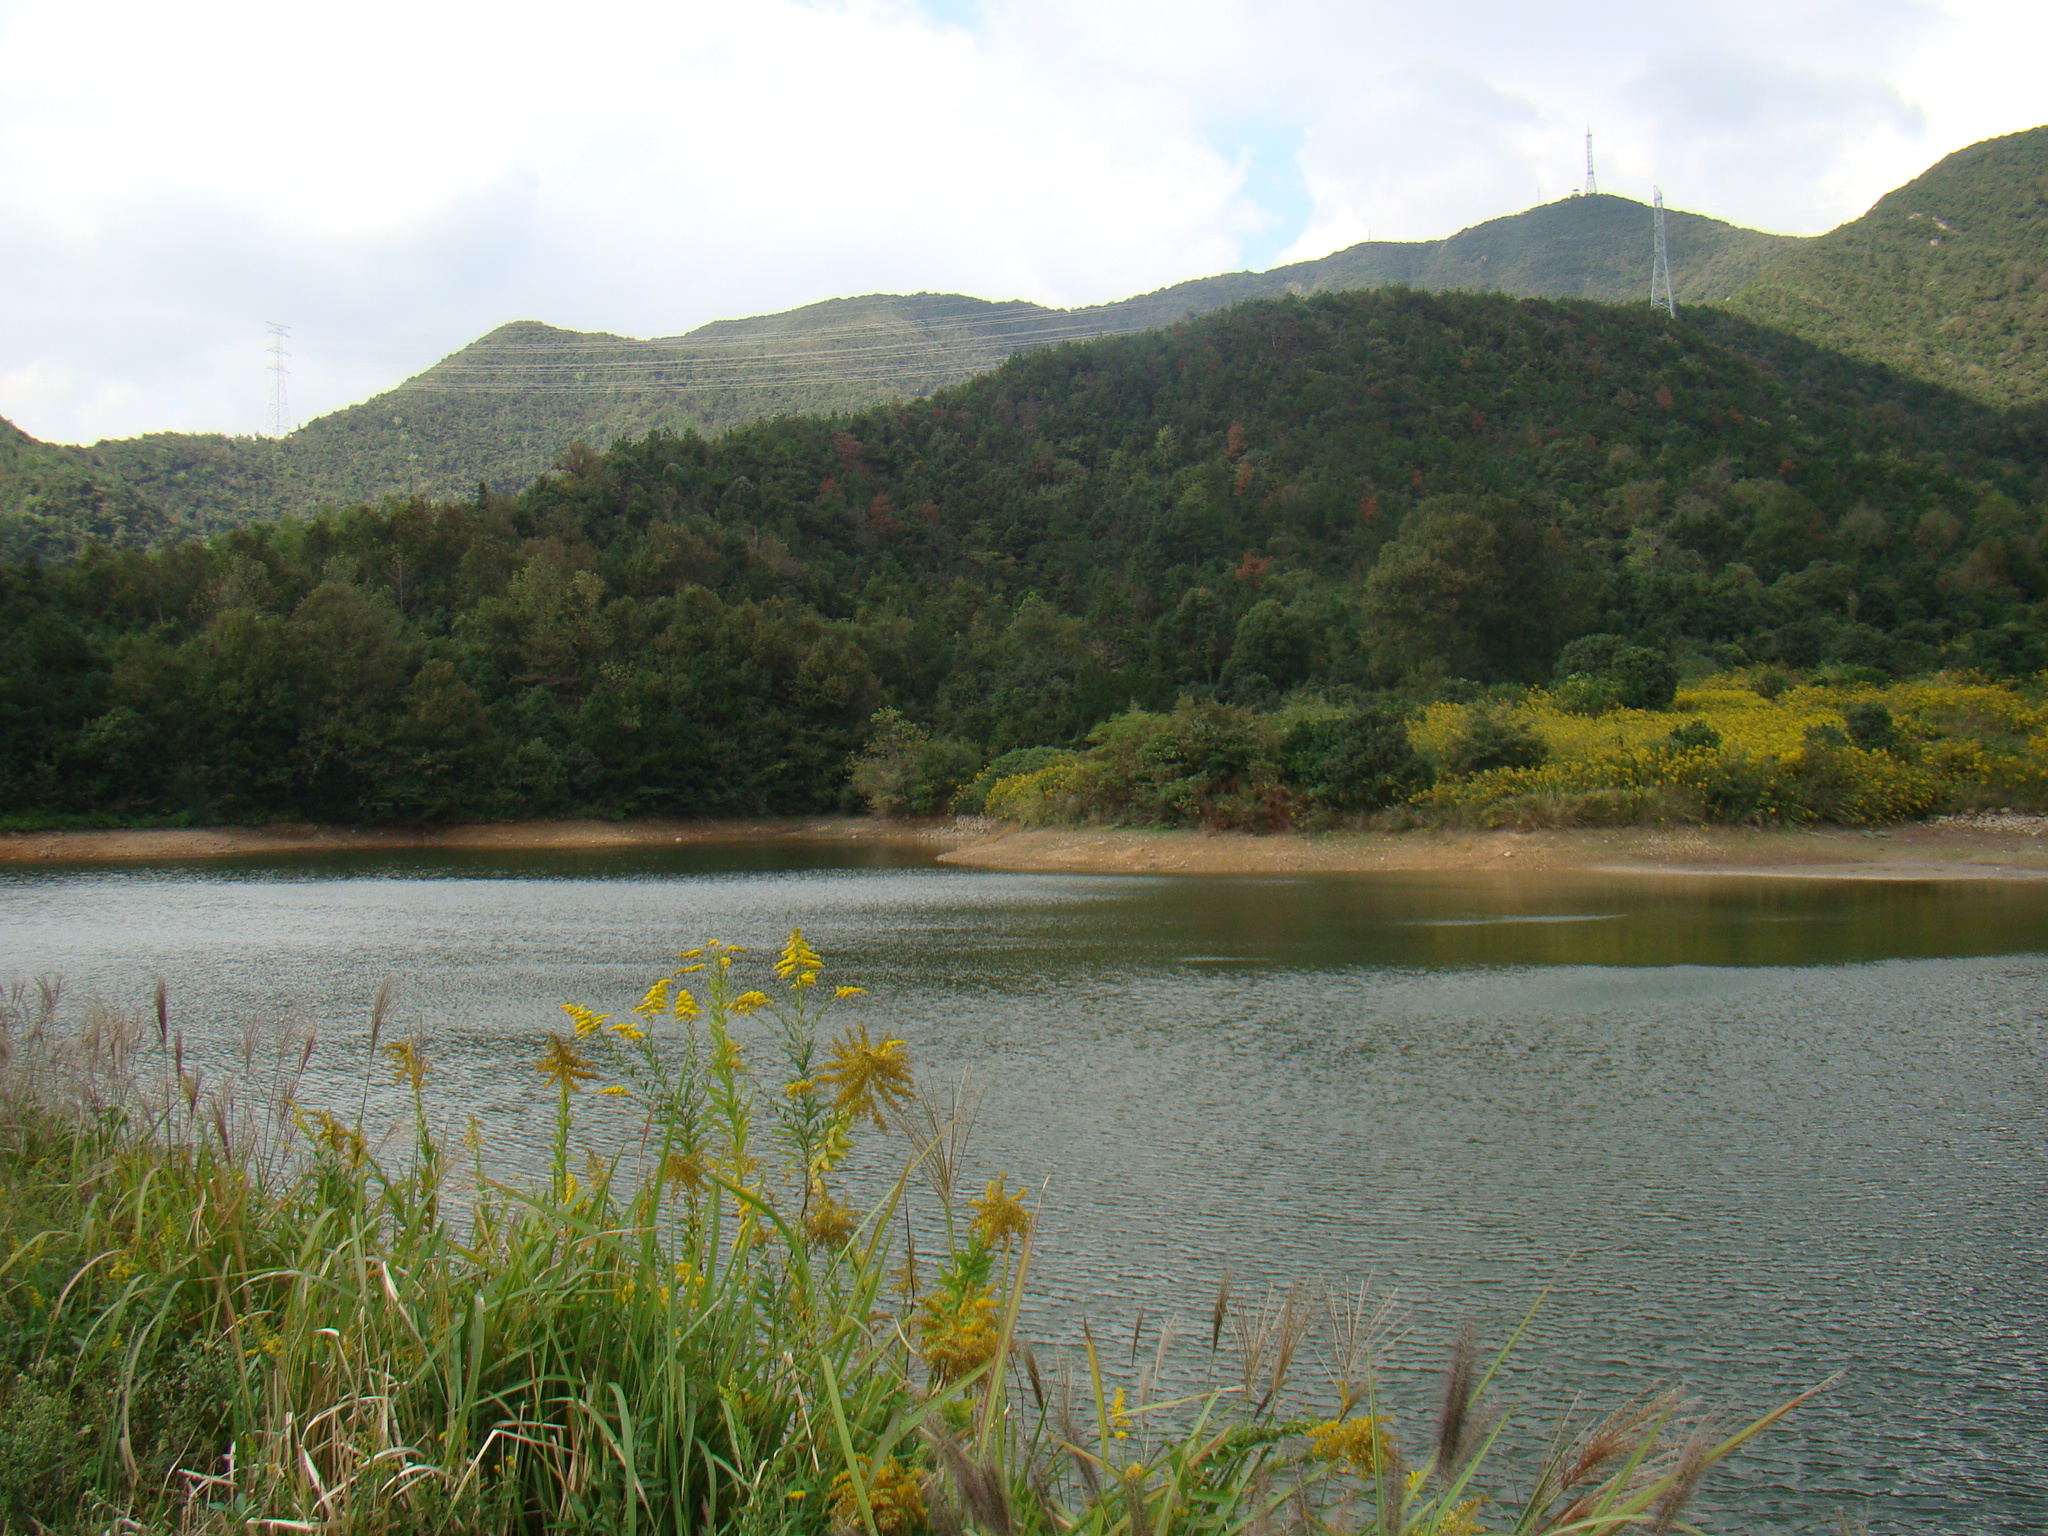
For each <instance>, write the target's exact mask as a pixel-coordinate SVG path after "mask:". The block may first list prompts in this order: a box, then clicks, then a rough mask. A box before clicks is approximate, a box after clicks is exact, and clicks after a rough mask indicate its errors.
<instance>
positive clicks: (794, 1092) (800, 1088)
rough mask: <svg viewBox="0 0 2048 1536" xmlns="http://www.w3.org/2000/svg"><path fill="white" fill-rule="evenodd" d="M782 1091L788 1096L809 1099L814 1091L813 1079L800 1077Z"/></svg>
mask: <svg viewBox="0 0 2048 1536" xmlns="http://www.w3.org/2000/svg"><path fill="white" fill-rule="evenodd" d="M782 1092H783V1095H784V1097H786V1098H792V1099H807V1098H809V1097H810V1096H811V1092H812V1083H811V1080H810V1079H809V1078H808V1077H800V1078H798V1079H797V1080H796V1081H795V1082H793V1083H791V1084H790V1085H789V1086H788V1087H787V1088H785V1089H783V1090H782Z"/></svg>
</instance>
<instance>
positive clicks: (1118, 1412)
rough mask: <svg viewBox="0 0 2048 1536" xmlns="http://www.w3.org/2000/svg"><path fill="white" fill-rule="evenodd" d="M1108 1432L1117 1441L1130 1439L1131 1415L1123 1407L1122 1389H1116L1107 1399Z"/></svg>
mask: <svg viewBox="0 0 2048 1536" xmlns="http://www.w3.org/2000/svg"><path fill="white" fill-rule="evenodd" d="M1109 1432H1110V1435H1111V1436H1112V1437H1113V1438H1115V1439H1118V1440H1128V1439H1130V1438H1131V1414H1130V1410H1129V1409H1128V1408H1126V1407H1125V1406H1124V1389H1123V1388H1122V1387H1118V1388H1117V1389H1116V1391H1115V1392H1114V1393H1112V1394H1111V1395H1110V1399H1109Z"/></svg>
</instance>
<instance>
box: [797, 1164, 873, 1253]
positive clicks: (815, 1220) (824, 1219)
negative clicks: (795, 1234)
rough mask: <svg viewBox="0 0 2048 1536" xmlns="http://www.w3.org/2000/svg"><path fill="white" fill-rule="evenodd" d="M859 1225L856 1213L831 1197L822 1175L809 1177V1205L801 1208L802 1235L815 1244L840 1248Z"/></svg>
mask: <svg viewBox="0 0 2048 1536" xmlns="http://www.w3.org/2000/svg"><path fill="white" fill-rule="evenodd" d="M859 1226H860V1217H859V1215H858V1214H857V1213H856V1212H854V1211H853V1210H852V1209H850V1208H849V1207H847V1206H844V1205H841V1204H840V1203H839V1202H838V1201H837V1200H835V1199H833V1198H832V1192H831V1191H830V1190H828V1189H827V1188H826V1187H825V1181H824V1180H823V1179H814V1180H812V1181H811V1207H810V1209H809V1210H807V1211H805V1212H804V1236H805V1237H807V1238H809V1239H810V1242H811V1246H813V1247H814V1248H833V1249H837V1248H841V1247H844V1246H845V1244H846V1240H847V1239H848V1238H849V1237H851V1236H853V1234H854V1232H855V1231H856V1230H857V1229H858V1228H859Z"/></svg>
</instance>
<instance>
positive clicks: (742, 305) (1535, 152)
mask: <svg viewBox="0 0 2048 1536" xmlns="http://www.w3.org/2000/svg"><path fill="white" fill-rule="evenodd" d="M2044 58H2048V4H2043V3H2042V0H1679V3H1676V4H1673V3H1670V0H1663V3H1649V4H1644V3H1640V0H1633V3H1628V4H1622V3H1617V0H1565V3H1561V4H1553V5H1539V4H1534V3H1531V0H1437V3H1434V4H1418V3H1416V0H1399V3H1393V0H923V3H916V0H846V3H841V0H819V3H811V4H803V3H797V0H581V3H580V4H577V5H573V6H571V5H564V4H560V3H551V4H547V5H539V4H532V3H528V0H488V3H481V0H350V3H347V4H339V3H334V0H327V3H323V4H319V5H312V4H305V3H300V0H180V3H178V4H167V3H165V0H0V416H6V417H8V418H9V419H11V420H13V421H14V422H16V423H17V424H18V425H20V426H21V427H22V428H23V429H25V430H26V431H29V432H31V433H33V434H35V435H36V436H38V437H43V438H47V439H51V440H55V441H67V442H80V441H91V440H93V439H95V438H99V437H110V436H125V435H128V434H131V433H136V432H145V431H153V430H164V429H178V430H190V431H202V430H206V431H233V432H249V431H258V430H262V429H264V428H265V426H266V424H267V421H268V401H269V376H268V375H267V374H266V372H265V371H264V364H265V357H264V351H263V349H264V345H265V337H264V333H263V326H264V322H265V321H266V320H281V321H284V322H287V323H288V324H290V325H291V326H292V328H293V334H292V341H291V349H292V352H293V354H294V355H293V362H292V370H293V371H292V374H291V405H292V414H293V417H294V418H295V419H297V420H301V421H303V420H305V419H307V418H309V417H311V416H314V415H317V414H319V413H321V412H323V411H328V410H332V409H335V408H336V407H339V406H342V405H345V404H348V403H350V402H351V401H354V400H359V399H362V398H363V397H365V396H367V395H370V394H374V393H376V392H377V391H378V390H380V389H384V388H388V387H389V386H390V385H392V384H394V383H396V382H397V381H398V380H399V379H401V378H403V377H405V376H407V375H408V374H411V373H416V372H418V371H419V370H420V369H421V368H423V367H425V366H426V365H428V364H429V363H431V362H432V361H434V360H435V359H436V358H438V357H440V356H443V355H445V354H446V353H447V352H449V351H451V350H453V349H454V348H456V347H458V346H460V345H461V344H462V343H464V342H465V341H468V340H471V339H473V338H474V337H476V336H477V335H479V334H481V333H482V332H484V331H486V330H489V329H490V328H491V327H493V326H495V325H498V324H501V323H503V322H505V321H507V320H513V319H538V320H546V321H549V322H551V323H553V324H556V325H561V326H569V327H573V328H576V329H582V330H605V331H614V332H619V333H622V334H626V335H634V336H658V335H672V334H675V333H677V332H680V331H684V330H687V329H689V328H691V327H692V326H695V325H699V324H701V323H702V322H704V321H706V320H711V319H716V318H719V317H722V316H734V315H747V314H761V313H766V312H770V311H774V310H778V309H787V308H791V307H793V306H795V305H798V304H803V303H808V302H811V301H813V300H816V299H822V298H829V297H833V296H836V295H840V294H855V293H871V292H916V291H919V290H932V291H944V292H964V293H972V294H979V295H982V296H984V297H988V298H1013V297H1021V298H1028V299H1035V300H1037V301H1039V302H1041V303H1047V304H1059V305H1073V304H1087V303H1094V302H1097V301H1101V300H1105V299H1113V298H1120V297H1123V296H1125V295H1127V294H1131V293H1136V292H1142V291H1145V290H1148V289H1152V288H1157V287H1160V286H1162V285H1164V284H1167V283H1171V282H1177V281H1179V280H1181V279H1183V278H1189V277H1196V276H1200V275H1203V274H1206V273H1210V272H1218V271H1227V270H1231V269H1233V268H1239V267H1247V266H1249V267H1266V266H1271V265H1273V264H1274V263H1276V262H1279V261H1287V260H1294V259H1299V258H1303V257H1310V256H1320V255H1324V254H1326V253H1327V252H1329V251H1332V250H1335V249H1338V248H1340V247H1342V246H1344V245H1348V244H1350V243H1352V242H1354V241H1358V240H1362V239H1364V238H1366V237H1367V236H1368V235H1371V236H1372V237H1374V238H1379V239H1403V240H1410V239H1425V238H1432V237H1437V236H1441V235H1446V234H1449V233H1451V232H1452V231H1454V230H1457V229H1459V228H1461V227H1463V226H1465V225H1467V224H1471V223H1475V222H1477V221H1479V220H1481V219H1485V218H1490V217H1493V216H1495V215H1498V214H1502V213H1511V212H1514V211H1516V210H1518V209H1521V208H1525V207H1527V206H1529V205H1530V204H1532V203H1534V202H1536V201H1537V200H1538V198H1539V197H1541V198H1545V199H1548V198H1555V197H1558V196H1560V195H1562V194H1564V193H1565V192H1567V191H1568V190H1569V189H1570V188H1571V187H1573V186H1575V185H1577V184H1578V182H1579V181H1580V179H1581V176H1582V157H1583V145H1582V137H1581V136H1582V134H1583V133H1584V131H1585V128H1586V125H1587V124H1588V122H1590V123H1591V125H1592V128H1593V131H1594V135H1595V145H1596V149H1597V153H1598V158H1599V176H1600V186H1601V189H1602V190H1603V191H1613V192H1621V193H1625V194H1627V195H1630V196H1635V197H1642V198H1645V199H1647V198H1648V196H1649V194H1650V189H1651V186H1652V184H1653V183H1661V184H1662V185H1663V187H1664V190H1665V195H1666V198H1667V200H1668V201H1669V202H1671V203H1672V204H1673V205H1675V206H1678V207H1683V208H1689V209H1692V210H1695V211H1697V212H1701V213H1709V214H1713V215H1715V216H1717V217H1720V218H1725V219H1731V220H1734V221H1736V222H1738V223H1742V224H1749V225H1754V226H1757V227H1760V228H1764V229H1772V230H1782V231H1787V232H1791V233H1802V234H1803V233H1816V232H1819V231H1821V230H1824V229H1827V228H1830V227H1831V226H1833V225H1835V224H1837V223H1840V222H1841V221H1842V220H1844V219H1848V218H1852V217H1854V216H1855V215H1856V214H1858V213H1860V212H1862V211H1863V209H1865V208H1866V207H1868V206H1869V204H1870V203H1871V202H1872V201H1874V200H1875V199H1876V198H1877V197H1878V196H1880V195H1881V194H1882V193H1884V192H1885V191H1887V190H1888V189H1890V188H1891V187H1893V186H1896V185H1897V184H1899V183H1900V182H1902V181H1906V180H1908V179H1910V178H1911V177H1913V176H1915V175H1917V174H1918V173H1919V172H1920V171H1921V170H1923V169H1925V168H1926V167H1927V166H1928V165H1929V164H1931V163H1932V162H1933V161H1935V160H1937V159H1939V158H1940V157H1941V156H1942V155H1944V154H1947V153H1948V152H1950V151H1952V150H1955V149H1958V148H1960V147H1962V146H1963V145H1965V144H1969V143H1972V142H1974V141H1976V140H1978V139H1981V138H1986V137H1989V136H1990V135H1993V134H1999V133H2009V132H2013V131H2015V130H2018V129H2021V128H2028V127H2032V126H2035V125H2036V124H2039V123H2042V122H2048V70H2044V69H2043V68H2042V67H2041V60H2042V59H2044Z"/></svg>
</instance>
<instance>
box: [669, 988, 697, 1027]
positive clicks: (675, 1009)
mask: <svg viewBox="0 0 2048 1536" xmlns="http://www.w3.org/2000/svg"><path fill="white" fill-rule="evenodd" d="M669 1011H670V1012H671V1013H673V1014H674V1015H675V1016H676V1017H677V1018H679V1019H694V1018H695V1017H697V999H696V998H694V997H692V996H690V989H689V988H688V987H677V988H676V1000H675V1002H674V1004H672V1005H671V1007H670V1009H669Z"/></svg>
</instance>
